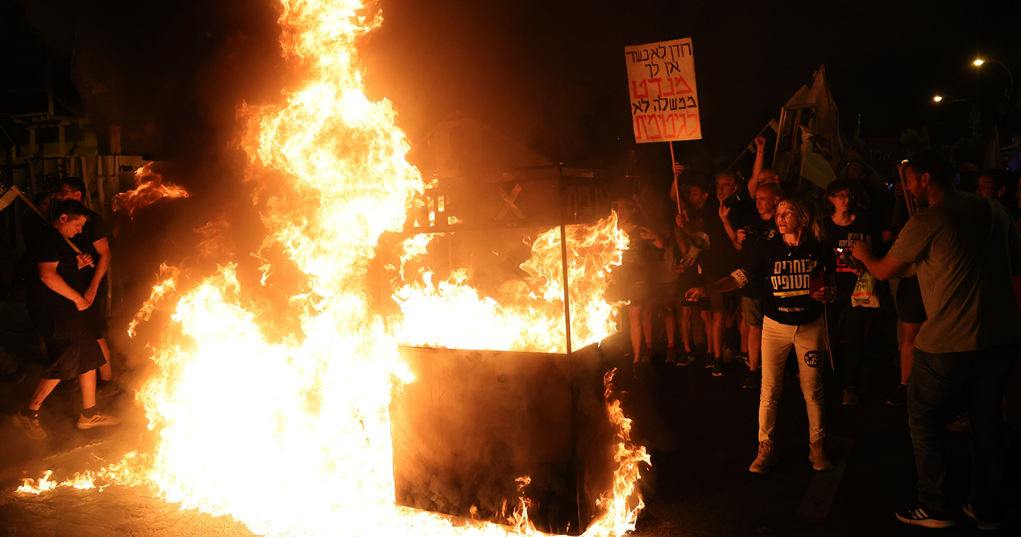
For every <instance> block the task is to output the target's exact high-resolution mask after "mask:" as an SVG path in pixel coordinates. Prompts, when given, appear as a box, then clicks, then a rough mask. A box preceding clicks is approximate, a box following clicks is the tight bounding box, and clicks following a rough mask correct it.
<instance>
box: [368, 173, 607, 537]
mask: <svg viewBox="0 0 1021 537" xmlns="http://www.w3.org/2000/svg"><path fill="white" fill-rule="evenodd" d="M608 214H609V198H608V190H607V181H606V178H605V177H604V176H600V175H599V174H598V173H595V172H592V171H586V170H565V169H563V168H561V167H560V166H540V167H532V168H527V169H520V170H516V171H514V172H510V173H503V174H499V175H494V176H490V177H489V179H488V180H484V181H474V182H473V181H468V180H465V179H456V178H455V179H453V180H447V181H444V182H443V183H440V184H438V185H436V186H435V187H434V188H430V189H428V190H427V191H426V192H425V195H424V196H423V197H422V198H421V199H420V200H419V202H418V206H417V207H416V209H415V210H414V211H413V213H412V214H411V215H410V216H409V220H408V223H407V224H406V227H405V229H406V232H405V233H403V234H401V235H399V236H397V235H394V236H390V237H387V238H386V241H387V242H388V243H389V245H390V248H384V249H383V250H384V251H386V250H390V252H391V256H390V257H388V258H385V259H382V264H383V265H384V266H385V267H386V268H385V269H384V270H383V271H382V273H383V275H384V276H383V283H384V285H382V286H381V288H382V289H386V290H387V292H388V295H387V297H388V298H389V297H391V296H392V297H393V298H394V300H395V302H392V303H391V305H392V306H393V307H399V308H400V309H401V310H402V315H401V316H400V318H401V320H400V323H401V326H399V327H398V328H397V329H396V333H397V334H398V337H399V338H400V339H401V341H402V343H403V344H405V345H406V346H404V347H402V348H401V358H402V361H403V362H404V363H406V364H407V365H408V367H409V368H410V370H411V372H412V373H413V374H414V376H415V379H416V380H415V381H414V382H412V383H411V384H409V385H407V386H405V387H404V389H403V392H402V393H399V394H395V396H394V399H393V402H392V403H391V408H390V414H391V428H392V435H393V447H394V477H395V482H396V489H397V490H396V494H397V501H398V503H400V504H402V505H406V506H409V507H416V508H421V509H427V510H431V511H437V512H442V513H448V514H452V515H457V516H464V517H471V516H474V517H476V518H483V519H486V518H493V517H498V515H499V514H500V513H501V511H503V510H505V513H506V514H510V512H511V510H512V509H513V508H514V507H515V506H516V505H517V504H518V498H519V492H518V490H517V485H518V483H517V482H516V479H517V478H519V477H522V476H526V475H527V476H529V477H530V479H531V481H530V484H528V485H527V486H526V487H525V488H524V489H523V493H524V496H526V497H527V498H528V499H529V500H530V501H531V505H530V507H529V511H528V514H529V517H530V518H531V520H532V521H533V522H534V523H535V524H536V526H537V527H538V528H540V529H544V530H553V531H557V532H565V531H567V532H571V533H578V532H580V531H582V530H584V528H585V527H586V526H587V525H588V523H589V522H590V521H591V520H592V518H593V517H594V516H595V515H596V514H597V512H596V511H597V510H596V500H597V499H598V497H599V495H600V494H601V493H603V492H605V491H606V490H608V489H609V488H610V486H611V483H612V473H613V468H614V466H613V456H612V452H611V447H612V446H613V440H614V434H615V433H614V429H613V427H612V426H611V424H610V422H609V419H608V415H607V411H606V406H605V401H604V398H603V384H602V378H603V374H604V373H605V371H606V369H608V366H606V365H605V364H603V363H601V362H602V360H601V354H600V351H599V348H598V345H597V344H595V343H596V342H598V341H600V340H601V339H602V338H603V337H605V336H606V335H608V334H609V333H612V331H613V329H612V322H613V320H612V319H611V318H610V317H611V316H612V312H611V311H610V310H613V308H612V307H610V306H607V304H606V302H605V297H604V293H603V291H604V290H605V283H606V271H605V267H606V264H607V263H609V264H610V265H612V264H613V258H614V256H617V257H616V263H618V264H619V252H620V249H621V248H622V245H621V244H620V242H619V241H620V238H619V236H615V235H613V233H612V232H611V231H609V230H610V229H611V228H612V231H616V228H615V225H613V224H614V223H615V222H610V223H609V225H608V224H607V221H606V220H604V221H600V222H599V223H595V222H596V221H597V220H598V219H599V217H601V216H607V215H608ZM423 234H424V235H423ZM426 240H429V247H428V249H427V250H428V252H427V253H425V252H426V248H425V247H424V246H422V245H424V244H425V241H426ZM416 241H418V243H417V244H418V246H413V244H414V243H415V242H416ZM615 241H616V242H615ZM416 248H417V251H416V252H417V253H418V254H420V255H411V252H412V250H415V249H416ZM565 266H566V267H568V270H567V271H565V270H564V267H565ZM565 273H566V276H565ZM565 290H568V291H567V293H565ZM565 294H569V297H570V298H569V300H567V301H566V302H565ZM417 304H420V305H421V308H420V309H421V311H422V312H427V313H423V314H422V315H416V313H415V307H416V305H417ZM614 311H615V310H614ZM579 347H581V348H579ZM504 506H506V507H504ZM472 507H475V509H476V510H477V511H476V512H475V513H473V509H472ZM501 519H502V518H501Z"/></svg>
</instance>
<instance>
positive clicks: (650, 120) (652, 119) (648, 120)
mask: <svg viewBox="0 0 1021 537" xmlns="http://www.w3.org/2000/svg"><path fill="white" fill-rule="evenodd" d="M644 118H645V134H646V136H647V137H648V138H649V139H650V140H659V139H661V138H663V133H662V131H661V130H660V128H659V125H657V124H656V116H654V115H647V116H644ZM650 125H651V126H652V127H653V129H654V130H655V134H652V132H651V131H650V130H649V126H650Z"/></svg>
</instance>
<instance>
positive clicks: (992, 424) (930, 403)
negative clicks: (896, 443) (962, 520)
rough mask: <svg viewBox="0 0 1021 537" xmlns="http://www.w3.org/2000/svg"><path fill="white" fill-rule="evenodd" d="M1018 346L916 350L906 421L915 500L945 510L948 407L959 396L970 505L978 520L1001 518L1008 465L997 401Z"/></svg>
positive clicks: (1000, 400)
mask: <svg viewBox="0 0 1021 537" xmlns="http://www.w3.org/2000/svg"><path fill="white" fill-rule="evenodd" d="M1018 349H1019V346H1018V345H1001V346H997V347H990V348H988V349H984V350H981V351H971V352H954V353H940V354H933V353H928V352H924V351H921V350H918V349H915V361H914V365H913V367H912V371H911V379H910V381H909V382H908V426H909V427H910V429H911V445H912V447H913V448H914V451H915V466H916V468H917V470H918V500H919V501H921V502H922V503H923V504H925V505H926V506H927V507H929V508H931V509H935V510H939V511H947V510H948V509H949V506H948V505H946V499H945V495H944V492H943V481H944V479H945V478H946V461H945V460H944V452H945V448H946V435H947V430H946V423H947V421H948V420H947V417H948V413H947V408H948V406H949V405H950V404H951V403H952V402H953V401H954V400H955V399H956V398H961V399H962V400H964V401H965V402H966V404H967V408H968V417H969V418H970V420H971V441H972V460H973V471H972V474H973V475H972V487H971V488H972V490H971V496H970V498H971V499H970V502H971V505H972V508H973V509H974V512H975V515H976V516H977V517H978V518H980V519H982V520H988V521H1000V520H1002V519H1003V515H1004V512H1003V509H1004V494H1005V490H1004V479H1005V477H1004V472H1005V471H1006V466H1005V463H1004V452H1003V434H1004V428H1005V427H1004V423H1003V415H1002V412H1001V403H1002V401H1003V391H1004V389H1005V387H1006V385H1007V378H1008V377H1009V376H1010V371H1011V368H1013V366H1014V361H1015V357H1016V356H1017V352H1018Z"/></svg>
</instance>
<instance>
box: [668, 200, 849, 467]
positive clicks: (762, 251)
mask: <svg viewBox="0 0 1021 537" xmlns="http://www.w3.org/2000/svg"><path fill="white" fill-rule="evenodd" d="M809 207H810V206H809V205H808V202H806V201H804V200H802V199H801V198H799V197H795V196H787V197H785V198H783V199H782V200H781V201H780V203H779V204H778V205H777V208H776V224H777V228H778V230H779V232H780V234H779V235H778V236H776V237H774V238H773V239H771V240H765V241H761V242H760V243H759V244H758V245H756V247H755V252H754V253H753V254H752V255H751V256H750V257H749V258H747V259H746V260H745V261H744V262H742V266H741V267H740V268H738V269H737V270H735V271H734V272H733V273H731V275H730V276H727V277H725V278H722V279H720V280H718V281H716V282H714V283H712V284H710V285H708V286H706V287H696V288H693V289H691V290H689V291H688V293H687V294H686V295H685V298H687V299H688V300H696V299H698V298H700V297H702V296H705V295H706V294H708V293H719V292H725V291H731V290H734V289H738V288H740V287H744V286H746V285H748V284H749V283H753V282H756V281H763V282H764V283H763V285H764V287H765V293H764V296H763V302H762V311H763V323H762V368H761V369H762V390H761V392H760V396H759V434H758V437H759V451H758V456H757V457H756V459H755V461H754V462H753V463H752V465H751V466H750V467H749V468H748V469H749V471H751V472H755V473H760V474H764V473H766V472H768V471H769V469H770V468H771V467H772V466H773V465H774V464H776V456H775V454H774V453H773V430H774V428H775V426H776V409H777V403H778V402H779V400H780V392H781V390H782V388H783V369H784V364H785V363H786V361H787V355H788V353H789V352H790V350H791V347H792V346H793V347H794V349H795V351H796V353H797V358H798V367H799V370H800V372H801V375H800V378H801V391H802V392H803V393H804V395H805V402H806V404H807V407H808V423H809V453H810V454H809V460H810V461H812V467H813V468H814V469H815V470H819V471H822V470H830V469H832V468H833V464H832V463H831V462H830V460H829V458H828V457H827V456H826V453H825V450H824V448H823V438H824V437H825V435H826V433H825V415H824V401H823V378H822V371H820V366H822V363H823V355H824V350H825V341H826V326H825V322H824V321H823V307H824V306H823V303H824V302H832V301H833V299H834V288H835V286H836V281H835V269H836V259H835V258H834V255H833V250H832V249H831V248H829V247H827V246H825V245H823V244H822V242H821V240H820V236H821V233H820V227H819V220H818V219H817V218H816V217H815V215H814V214H813V212H812V210H811V209H810V208H809Z"/></svg>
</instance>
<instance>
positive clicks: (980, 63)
mask: <svg viewBox="0 0 1021 537" xmlns="http://www.w3.org/2000/svg"><path fill="white" fill-rule="evenodd" d="M989 61H991V62H993V63H995V64H996V65H999V66H1000V67H1002V68H1003V70H1004V71H1005V72H1006V73H1007V78H1008V79H1009V80H1010V90H1009V91H1008V92H1007V102H1008V103H1010V100H1011V98H1012V97H1013V95H1014V75H1013V74H1011V72H1010V69H1009V68H1008V67H1007V66H1006V65H1003V63H1001V62H999V61H997V60H989ZM985 63H986V60H983V59H982V58H975V59H974V60H973V61H972V62H971V64H972V65H974V66H975V67H982V66H983V65H985Z"/></svg>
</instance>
